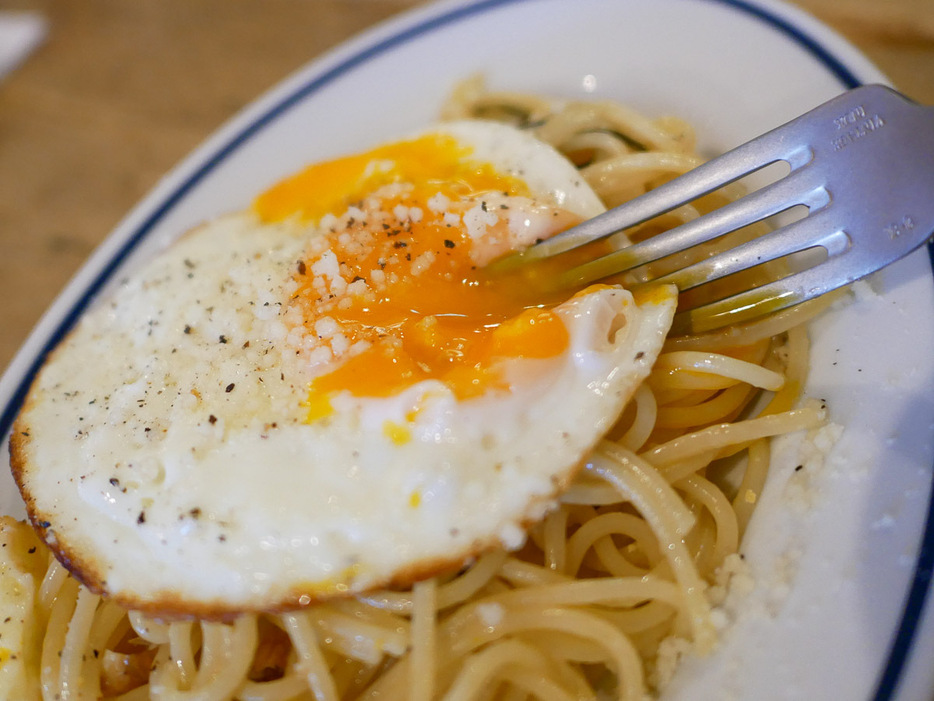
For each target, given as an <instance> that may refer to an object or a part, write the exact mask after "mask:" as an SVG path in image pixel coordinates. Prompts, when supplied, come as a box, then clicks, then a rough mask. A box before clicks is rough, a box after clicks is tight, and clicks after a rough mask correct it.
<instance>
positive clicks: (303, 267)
mask: <svg viewBox="0 0 934 701" xmlns="http://www.w3.org/2000/svg"><path fill="white" fill-rule="evenodd" d="M306 272H308V267H307V266H306V265H305V261H303V260H300V261H298V274H299V275H304V274H305V273H306Z"/></svg>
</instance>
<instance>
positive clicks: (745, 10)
mask: <svg viewBox="0 0 934 701" xmlns="http://www.w3.org/2000/svg"><path fill="white" fill-rule="evenodd" d="M536 1H537V0H479V1H478V2H475V3H472V4H465V5H461V6H456V7H453V8H450V9H447V10H442V11H441V12H440V13H439V14H436V15H433V16H428V17H427V18H426V19H422V20H421V21H416V22H415V23H412V24H409V25H403V26H402V27H401V28H400V29H398V30H397V31H395V32H394V33H391V34H389V35H388V36H385V37H383V38H382V39H380V40H378V41H375V42H373V43H370V44H368V45H365V46H364V47H363V48H361V49H360V50H358V51H356V52H355V53H352V54H351V55H349V56H347V57H346V58H344V59H343V60H341V61H339V62H338V63H337V64H336V65H333V66H331V67H330V68H328V69H326V70H324V71H321V72H317V73H315V74H314V75H313V76H312V77H311V78H310V79H309V80H307V81H306V82H304V83H302V84H299V85H298V86H297V87H296V88H295V89H293V90H292V91H291V92H290V93H288V94H287V95H286V96H285V97H283V98H282V99H280V100H279V101H278V102H276V103H274V104H273V105H271V106H270V107H269V108H267V109H266V110H265V111H264V112H262V113H260V114H259V115H258V116H256V117H255V118H254V119H253V120H252V121H250V122H248V123H247V124H246V125H245V126H244V127H242V128H241V129H240V130H239V131H237V132H235V133H234V134H233V135H232V136H230V137H229V138H228V139H227V140H226V141H225V142H223V143H221V144H220V145H219V146H217V147H216V148H215V150H214V152H213V153H211V154H209V155H208V156H207V157H206V158H205V159H204V162H203V163H202V164H201V165H200V166H199V167H198V168H197V169H196V170H195V171H194V172H193V173H191V174H190V175H189V176H188V177H187V178H185V179H184V180H182V182H180V183H179V184H178V185H177V186H176V187H175V188H174V189H173V190H171V191H170V192H169V193H168V194H167V195H166V196H165V197H164V198H163V199H162V203H161V204H160V205H158V206H157V207H156V209H155V210H154V211H153V212H152V213H151V214H150V215H149V216H148V217H146V218H145V219H144V220H143V221H142V222H141V223H140V224H139V225H138V226H137V227H136V228H135V229H134V230H132V232H131V233H130V234H129V236H128V237H127V238H126V240H125V241H124V242H123V244H122V245H121V246H120V247H119V248H118V249H117V250H116V252H115V253H114V254H113V255H112V256H111V257H110V258H109V259H108V260H107V261H106V262H105V264H104V265H103V266H102V268H101V270H100V271H98V273H97V275H95V276H94V277H93V279H92V280H91V281H90V282H89V283H88V284H87V285H86V286H85V288H84V290H83V291H82V292H81V294H80V296H78V297H77V299H76V301H75V302H74V303H73V304H72V305H71V307H70V308H69V309H68V310H67V312H66V313H65V314H64V316H63V318H62V319H61V320H60V321H59V322H58V323H57V324H56V325H55V327H54V329H53V330H52V331H51V333H50V334H49V337H48V339H47V340H46V341H45V343H44V344H43V346H42V348H41V350H40V352H39V353H38V354H37V355H36V357H35V358H34V360H33V361H32V362H31V364H30V365H29V366H28V368H27V369H26V371H25V372H24V374H23V376H22V378H21V379H20V381H19V383H18V384H17V386H16V388H15V389H14V390H13V392H12V395H11V398H10V400H9V401H8V402H7V404H6V406H4V407H3V411H2V412H0V436H6V435H7V434H8V433H9V431H10V429H11V427H12V425H13V421H14V419H15V417H16V415H17V413H18V412H19V409H20V406H21V405H22V403H23V401H24V399H25V396H26V394H27V392H28V390H29V387H30V385H31V383H32V381H33V379H34V378H35V376H36V374H37V373H38V371H39V369H40V368H41V367H42V364H43V362H44V360H45V358H46V357H47V355H48V354H49V353H50V352H51V351H52V350H53V349H54V348H55V346H56V345H58V343H59V342H60V341H61V340H62V338H64V336H65V335H66V334H67V333H68V331H69V330H70V329H71V327H72V326H73V325H74V324H75V323H76V321H77V320H78V318H79V317H80V316H81V314H82V313H83V312H84V310H85V309H86V308H87V307H88V305H89V304H90V302H91V300H92V299H93V298H94V296H95V295H96V294H97V293H98V292H99V291H100V290H101V289H102V288H103V287H104V285H105V284H106V283H107V282H108V280H110V278H111V277H112V275H113V274H114V272H115V271H116V270H117V269H118V268H119V267H120V265H121V264H122V263H123V262H124V261H125V260H126V259H127V257H128V256H129V255H130V254H131V253H132V252H133V251H134V250H135V249H136V248H137V247H138V245H139V244H140V242H141V241H143V240H144V239H145V238H146V236H147V235H148V234H149V233H150V231H151V230H152V229H153V228H154V227H155V226H156V224H158V223H159V222H160V221H161V220H162V219H163V218H164V217H165V216H166V215H167V214H168V213H169V212H170V211H171V210H173V208H175V207H176V206H177V205H178V204H179V203H180V202H181V201H182V200H183V199H184V198H185V197H186V196H187V195H188V194H189V192H191V190H192V189H193V188H194V187H195V186H196V185H197V184H198V183H200V182H201V181H202V180H203V179H204V178H205V177H206V176H208V175H209V174H210V173H212V172H213V171H214V170H215V169H217V167H218V166H219V165H220V164H221V163H223V162H225V161H226V160H227V159H229V158H230V157H231V156H232V155H233V154H234V153H235V152H236V151H237V150H238V149H240V148H241V147H242V146H243V145H244V144H246V143H247V142H249V141H250V140H251V139H252V138H253V137H255V136H256V135H257V134H258V133H260V132H261V131H262V130H263V129H265V128H266V127H268V126H269V125H270V124H271V123H272V122H274V121H275V120H276V119H278V118H280V117H281V116H283V115H284V114H285V113H287V112H288V111H289V110H290V109H292V108H293V107H295V106H296V105H297V104H299V103H301V102H302V101H303V100H306V99H308V98H309V97H311V96H312V95H315V94H316V93H317V92H319V91H320V90H321V89H322V88H324V87H326V86H327V85H329V84H330V83H332V82H334V81H335V80H337V79H338V78H341V77H344V76H346V75H347V74H348V73H349V72H351V71H353V70H354V69H355V68H357V67H359V66H361V65H363V64H366V63H368V62H370V61H373V60H375V59H377V58H378V57H380V56H381V55H383V54H385V53H387V52H389V51H391V50H393V49H396V48H399V47H400V46H403V45H405V44H407V43H408V42H411V41H413V40H415V39H418V38H420V37H423V36H425V35H426V34H429V33H431V32H433V31H436V30H438V29H440V28H442V27H445V26H448V25H450V24H452V23H455V22H458V21H460V20H463V19H465V18H468V17H472V16H476V15H481V14H484V13H487V12H491V11H493V10H496V9H498V8H501V7H504V6H509V5H518V4H521V3H531V2H536ZM702 1H706V2H712V3H715V4H720V5H725V6H728V7H730V8H732V9H733V10H736V11H738V12H740V13H742V14H745V15H747V16H750V17H753V18H755V19H757V20H758V21H760V22H762V23H763V24H765V25H768V26H769V27H771V28H772V29H774V30H776V31H778V32H779V33H781V34H783V35H784V36H785V37H787V38H788V39H790V40H791V41H793V42H794V43H796V44H797V45H798V46H799V47H801V48H802V49H804V50H805V51H806V52H807V53H809V54H810V55H811V56H812V57H813V58H814V59H815V60H816V61H817V62H818V63H819V64H820V65H822V66H823V67H824V68H825V69H826V70H827V71H828V73H829V74H830V75H832V76H833V77H834V78H835V79H836V80H837V81H838V82H839V83H840V85H841V87H842V88H844V89H849V88H854V87H857V86H858V85H860V84H861V82H862V81H860V80H859V78H857V76H856V72H855V71H854V70H852V69H851V68H850V67H849V66H848V65H847V63H846V61H845V60H844V59H842V58H841V57H839V56H837V55H836V54H835V52H834V51H833V50H831V49H830V48H829V47H827V46H825V45H824V44H822V43H821V42H820V41H819V40H818V39H816V38H815V37H814V36H811V35H810V34H809V33H807V32H806V31H804V30H803V29H802V28H801V27H798V26H795V25H794V24H792V23H791V22H790V21H788V20H787V19H785V18H784V17H781V16H780V15H778V14H775V13H774V12H771V11H770V10H768V9H766V8H764V7H761V6H759V5H756V4H753V3H751V2H747V1H746V0H702ZM928 254H929V256H930V259H931V265H932V272H934V244H930V245H929V246H928ZM932 576H934V487H932V490H931V493H930V495H929V501H928V506H927V514H926V518H925V523H924V530H923V533H922V537H921V542H920V544H919V549H918V553H917V557H916V560H915V563H914V571H913V574H912V577H911V581H910V585H909V587H908V590H907V592H906V596H905V602H904V605H903V608H902V614H901V617H900V620H899V623H898V627H897V629H896V630H895V632H894V635H893V637H892V641H891V643H890V648H889V653H888V656H887V659H886V661H885V666H884V667H883V669H882V672H881V674H880V675H879V678H878V680H877V682H876V687H875V692H874V694H873V696H872V698H873V699H874V701H889V699H892V698H894V695H895V692H896V690H897V687H898V684H899V682H900V681H901V680H902V678H903V675H904V673H905V665H906V663H907V661H908V657H909V654H910V652H911V649H912V645H913V643H914V641H915V636H916V634H917V632H918V627H919V624H920V622H921V619H922V614H923V613H924V607H925V603H926V601H927V595H928V591H929V589H930V586H931V580H932Z"/></svg>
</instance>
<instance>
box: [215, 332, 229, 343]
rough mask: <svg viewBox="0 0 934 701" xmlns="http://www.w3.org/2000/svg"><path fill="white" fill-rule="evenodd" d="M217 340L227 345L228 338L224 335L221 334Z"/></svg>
mask: <svg viewBox="0 0 934 701" xmlns="http://www.w3.org/2000/svg"><path fill="white" fill-rule="evenodd" d="M217 340H218V342H220V343H227V337H226V336H225V335H224V334H221V335H220V336H218V337H217Z"/></svg>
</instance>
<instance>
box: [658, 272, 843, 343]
mask: <svg viewBox="0 0 934 701" xmlns="http://www.w3.org/2000/svg"><path fill="white" fill-rule="evenodd" d="M858 278H859V276H858V275H857V276H854V275H852V274H851V271H850V268H849V265H848V262H847V261H845V260H844V256H837V257H834V258H831V259H830V260H827V261H825V262H824V263H821V264H819V265H816V266H814V267H813V268H809V269H808V270H803V271H801V272H798V273H794V274H792V275H789V276H788V277H785V278H782V279H781V280H774V281H772V282H768V283H766V284H764V285H761V286H759V287H755V288H752V289H750V290H745V291H743V292H740V293H738V294H735V295H732V296H730V297H726V298H724V299H720V300H717V301H715V302H710V303H709V304H704V305H701V306H699V307H694V308H693V309H686V310H682V311H679V312H678V313H677V314H675V318H674V321H673V323H672V326H671V333H672V335H675V336H683V335H688V334H698V333H705V332H708V331H716V330H717V329H721V328H723V327H725V326H732V325H734V324H745V323H748V322H750V321H755V320H756V319H758V318H760V317H763V316H766V315H768V314H772V313H774V312H779V311H782V310H783V309H788V308H789V307H793V306H795V305H797V304H801V303H802V302H807V301H808V300H811V299H814V298H816V297H820V296H821V295H823V294H826V293H827V292H831V291H832V290H836V289H838V288H840V287H845V286H846V285H849V284H850V283H852V282H854V281H855V280H857V279H858ZM650 284H655V283H650Z"/></svg>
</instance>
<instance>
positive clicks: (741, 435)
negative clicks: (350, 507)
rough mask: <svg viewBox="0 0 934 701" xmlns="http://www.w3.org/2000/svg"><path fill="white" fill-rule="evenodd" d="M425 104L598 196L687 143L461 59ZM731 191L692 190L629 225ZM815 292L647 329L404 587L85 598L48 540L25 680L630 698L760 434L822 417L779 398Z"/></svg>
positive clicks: (761, 455) (211, 692)
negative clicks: (627, 396) (158, 602)
mask: <svg viewBox="0 0 934 701" xmlns="http://www.w3.org/2000/svg"><path fill="white" fill-rule="evenodd" d="M444 117H445V118H463V117H474V118H475V117H480V118H494V119H503V120H508V121H512V122H514V123H516V124H518V125H520V126H522V127H524V128H527V129H529V130H531V131H532V132H533V133H534V134H535V135H536V136H538V137H539V138H540V139H542V140H544V141H547V142H549V143H551V144H553V145H554V146H556V147H557V148H558V149H560V150H561V151H562V152H564V153H565V154H566V155H567V156H568V157H569V158H570V159H571V160H572V161H573V162H575V163H576V164H577V165H578V166H579V168H580V171H581V173H582V174H583V175H584V177H585V178H586V179H587V180H588V182H590V184H591V185H592V186H593V187H594V188H595V190H596V191H597V192H598V194H600V196H601V197H602V198H603V200H604V202H605V203H606V204H607V206H613V205H615V204H617V203H619V202H621V201H624V200H626V199H628V198H631V197H633V196H636V195H638V194H641V193H642V192H645V191H646V190H648V189H651V188H652V187H654V186H656V185H658V184H659V183H661V182H664V181H665V180H667V179H669V178H671V177H674V176H676V175H678V174H680V173H682V172H684V171H687V170H689V169H691V168H693V167H694V166H696V165H697V164H698V163H700V158H699V157H698V156H697V155H696V154H695V153H694V152H693V148H694V145H693V136H692V133H691V129H690V128H689V126H688V125H687V124H685V123H684V122H682V121H680V120H677V119H671V118H664V119H657V120H650V119H647V118H645V117H643V116H641V115H639V114H637V113H635V112H634V111H632V110H630V109H628V108H626V107H623V106H620V105H616V104H610V103H597V104H594V103H590V104H585V103H577V102H571V103H567V104H564V105H561V106H559V107H558V108H555V107H554V106H553V105H552V103H551V102H550V101H548V100H544V99H542V98H539V97H537V96H530V95H523V94H514V93H491V92H487V91H486V90H485V89H484V87H483V85H482V83H481V82H480V81H477V80H472V81H467V82H465V83H464V84H462V85H461V86H459V87H458V89H457V90H456V92H455V94H454V96H453V98H452V100H451V101H450V102H449V104H448V105H446V107H445V109H444ZM732 196H734V193H732V192H729V191H727V192H719V193H714V194H713V195H709V196H707V197H705V198H703V199H702V200H701V201H700V202H698V203H696V204H693V205H685V206H683V207H681V208H679V209H678V210H676V211H674V212H671V213H669V214H666V215H663V216H662V217H659V218H658V219H656V220H653V221H650V222H647V223H646V224H643V225H642V226H640V227H639V228H638V229H636V230H635V231H633V232H631V236H632V238H633V239H634V240H639V239H642V238H645V237H648V236H652V235H654V234H656V233H658V232H660V231H663V230H665V229H667V228H670V227H671V226H673V225H675V224H677V223H679V222H682V221H686V220H689V219H691V218H694V217H696V216H698V215H699V214H700V213H702V212H703V211H704V210H706V209H710V208H713V207H716V206H718V205H719V204H721V203H722V202H724V201H725V199H729V198H730V197H732ZM754 234H755V232H741V233H740V234H739V235H740V236H751V235H754ZM730 243H731V242H729V241H727V242H726V245H730ZM824 304H826V302H818V303H811V304H808V305H801V306H800V307H796V308H793V309H791V310H789V311H787V312H784V313H781V314H778V315H775V316H772V317H769V318H767V319H765V320H763V321H760V322H757V323H755V324H752V325H747V326H745V327H743V328H734V329H729V330H725V331H723V332H719V333H716V334H708V335H704V336H694V337H684V338H673V339H669V341H668V342H667V344H666V347H665V350H664V352H663V353H662V355H661V356H660V357H659V358H658V361H657V363H656V364H655V367H654V370H653V372H652V374H651V376H650V377H649V379H648V380H647V381H646V382H645V383H644V384H643V385H642V386H641V387H640V388H639V390H638V391H637V392H636V394H635V396H634V397H633V399H632V401H631V402H630V405H629V406H628V407H627V409H626V411H625V412H624V413H623V415H622V417H621V418H620V420H619V421H618V423H617V424H616V425H615V426H613V428H612V429H611V430H610V431H609V432H608V433H607V436H606V437H605V439H604V440H603V441H602V442H601V443H600V444H599V445H598V446H597V448H596V449H595V450H594V451H593V453H592V455H590V456H589V458H588V461H587V465H586V467H585V469H584V470H583V471H582V472H581V474H580V476H579V477H578V479H577V480H576V482H575V483H574V484H573V485H572V486H571V488H570V489H569V490H568V491H567V492H566V493H565V494H564V495H563V496H562V498H561V504H560V508H558V509H556V510H555V511H553V512H552V513H550V514H549V515H548V516H547V517H546V518H545V519H544V521H543V522H541V523H539V524H538V525H536V526H534V527H533V528H532V529H531V530H530V532H529V538H528V541H527V543H526V545H525V546H524V547H523V548H522V549H521V550H519V551H517V552H511V553H509V552H505V551H502V550H500V551H495V552H490V553H487V554H485V555H483V556H481V557H479V558H478V559H477V560H476V561H475V562H473V563H472V564H471V565H470V566H468V567H466V568H465V569H463V570H462V571H459V572H456V573H451V574H448V575H446V576H441V577H436V578H434V579H431V580H427V581H423V582H419V583H416V584H415V585H414V586H413V587H412V588H411V590H406V591H380V592H374V593H371V594H368V595H366V596H361V597H358V598H356V599H345V600H335V601H329V602H327V603H323V604H318V605H314V606H311V607H309V608H306V609H304V610H301V611H297V612H292V613H285V614H259V615H252V614H250V615H242V616H240V617H238V618H236V620H233V621H229V622H216V621H215V622H211V621H181V622H172V623H165V622H161V621H158V620H155V619H153V618H149V617H147V616H144V615H141V614H139V613H134V612H127V611H124V610H122V609H121V608H120V607H119V606H117V605H116V604H114V603H112V602H109V601H107V600H104V599H101V598H100V597H98V596H96V595H95V594H93V593H91V592H90V591H88V590H86V589H84V588H83V587H81V586H80V585H79V584H78V583H77V582H76V581H74V580H73V579H71V578H70V577H69V576H68V575H67V572H66V571H65V569H64V568H63V567H62V566H61V565H59V564H58V563H57V562H56V561H54V560H51V563H50V565H49V567H48V571H47V574H46V576H45V579H44V581H43V582H42V584H41V586H40V587H39V588H38V591H37V604H36V614H35V615H36V619H37V622H38V626H39V628H40V629H41V630H42V631H43V633H42V644H41V661H40V663H39V668H40V670H41V673H40V678H39V680H38V686H39V687H41V696H42V698H43V699H97V698H116V699H121V700H123V701H132V700H135V699H145V698H153V699H163V700H166V701H168V700H173V701H183V700H185V701H188V700H192V701H193V700H194V699H198V700H199V701H209V700H220V699H229V698H237V699H244V700H256V701H259V700H261V699H262V700H265V701H273V700H275V699H281V700H285V699H306V698H307V699H318V700H320V701H337V700H338V699H369V700H373V701H375V700H376V699H380V700H381V701H383V700H386V699H413V700H416V701H428V700H429V699H435V698H444V699H449V700H450V701H467V700H468V699H481V698H482V699H487V698H494V699H504V700H507V699H508V700H516V699H528V698H537V699H549V700H555V701H558V700H565V699H567V700H570V699H597V698H619V699H642V698H643V697H644V695H645V694H646V693H647V692H652V691H656V690H658V688H659V687H660V686H661V685H662V684H663V683H664V678H665V676H666V674H667V673H668V670H669V669H670V666H671V662H672V659H671V658H672V651H676V652H677V651H679V650H684V649H688V648H691V649H693V650H695V651H697V652H698V653H701V654H703V653H704V652H707V651H709V650H711V649H712V647H713V646H714V645H715V642H716V633H715V630H714V625H713V622H712V616H711V611H712V606H713V605H714V603H715V602H713V601H712V600H711V599H712V598H713V597H712V594H711V592H712V591H713V585H715V584H718V583H719V584H722V583H723V580H724V576H725V573H727V572H728V571H730V570H731V569H735V568H736V559H737V558H738V557H739V556H738V548H739V544H740V542H741V539H742V535H743V532H744V530H745V528H746V525H747V524H748V522H749V518H750V516H751V513H752V511H753V509H754V506H755V503H756V501H757V499H758V495H759V493H760V492H761V490H762V488H763V485H764V482H765V478H766V474H767V472H768V468H769V449H768V441H769V439H770V438H771V437H772V436H776V435H779V434H785V433H790V432H793V431H800V430H806V429H813V428H816V427H818V426H819V425H821V424H822V422H823V420H824V417H823V412H822V410H821V409H820V408H818V407H814V406H804V407H803V408H801V407H798V403H799V402H798V400H799V393H800V388H801V387H802V386H803V383H804V379H805V374H806V371H807V364H808V360H807V358H808V347H807V346H808V341H807V334H806V331H805V329H804V327H803V324H804V323H805V322H806V321H807V319H808V318H810V317H811V316H813V315H815V314H816V313H818V312H819V311H820V310H821V308H822V305H824ZM727 473H728V474H730V475H732V476H733V479H732V481H731V480H730V479H724V478H723V475H724V474H727ZM737 474H738V475H739V476H738V477H735V475H737ZM731 484H732V486H731Z"/></svg>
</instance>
